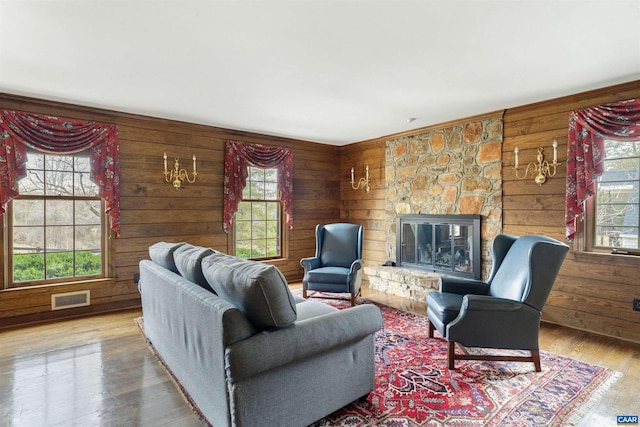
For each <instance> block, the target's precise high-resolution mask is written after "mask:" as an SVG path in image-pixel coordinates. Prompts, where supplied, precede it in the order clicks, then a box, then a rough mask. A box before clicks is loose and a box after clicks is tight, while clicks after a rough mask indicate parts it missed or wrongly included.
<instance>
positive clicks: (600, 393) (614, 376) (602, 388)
mask: <svg viewBox="0 0 640 427" xmlns="http://www.w3.org/2000/svg"><path fill="white" fill-rule="evenodd" d="M604 372H605V373H611V376H610V377H609V378H608V379H607V380H606V381H605V382H604V383H602V384H600V385H599V386H598V388H597V389H596V390H594V391H593V394H592V395H591V396H590V397H589V400H588V401H587V402H585V403H584V404H583V405H582V406H580V407H579V408H577V409H576V410H575V412H574V413H573V414H572V415H571V417H569V419H568V420H567V424H566V425H567V426H575V425H577V424H578V423H579V422H580V421H582V420H583V418H584V417H586V416H587V415H588V414H589V411H591V409H593V407H594V406H595V404H596V403H598V402H599V401H600V399H602V398H603V397H604V395H605V394H606V393H607V391H609V389H610V388H611V387H612V386H613V385H614V384H615V383H616V381H618V380H619V379H620V378H621V377H622V372H618V371H612V372H609V371H604Z"/></svg>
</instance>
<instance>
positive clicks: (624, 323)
mask: <svg viewBox="0 0 640 427" xmlns="http://www.w3.org/2000/svg"><path fill="white" fill-rule="evenodd" d="M638 96H640V81H636V82H630V83H627V84H623V85H618V86H614V87H610V88H604V89H601V90H597V91H591V92H586V93H582V94H576V95H572V96H568V97H563V98H558V99H554V100H549V101H544V102H539V103H536V104H531V105H527V106H522V107H517V108H512V109H508V110H507V111H506V112H505V115H504V144H503V162H504V163H503V179H504V182H503V231H504V232H505V233H510V234H515V235H523V234H532V233H542V234H546V235H549V236H551V237H554V238H556V239H558V240H561V241H565V225H564V207H565V202H564V197H565V180H566V151H567V133H568V119H569V115H570V113H571V111H573V110H575V109H578V108H584V107H587V106H591V105H597V104H601V103H605V102H614V101H620V100H624V99H630V98H635V97H638ZM554 138H555V139H557V141H558V144H559V146H558V161H560V162H562V163H563V164H562V165H561V167H560V168H559V169H558V172H557V175H556V176H555V177H553V178H549V179H548V180H547V182H546V183H545V184H543V185H542V186H541V187H539V186H537V185H536V184H535V183H533V180H532V179H530V178H527V179H526V180H517V179H516V178H515V176H514V175H513V174H514V172H513V169H512V167H513V164H514V155H513V149H514V148H515V146H518V147H519V148H520V156H519V157H520V164H521V165H523V164H524V165H526V163H528V162H530V161H533V160H534V159H535V152H536V149H537V147H538V146H543V147H544V149H545V158H546V159H549V158H551V156H552V149H551V142H552V141H553V139H554ZM570 246H572V245H570ZM627 258H628V257H627ZM639 268H640V259H637V258H633V259H625V260H623V259H622V258H621V257H620V256H614V255H606V254H602V255H590V254H585V255H583V254H580V253H576V252H574V251H573V249H572V250H571V251H570V253H569V255H568V256H567V258H566V260H565V262H564V264H563V267H562V269H561V271H560V275H559V276H558V279H557V280H556V285H555V286H554V289H553V290H552V292H551V295H550V297H549V300H548V302H547V305H546V306H545V309H544V313H543V319H544V320H545V321H548V322H552V323H558V324H562V325H565V326H570V327H574V328H578V329H584V330H589V331H592V332H597V333H601V334H605V335H610V336H613V337H617V338H623V339H627V340H632V341H640V313H639V312H634V311H633V310H632V300H633V298H634V297H635V298H637V297H638V296H639V295H640V284H639V283H637V279H636V280H634V277H637V272H638V269H639Z"/></svg>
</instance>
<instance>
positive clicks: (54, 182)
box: [45, 171, 73, 196]
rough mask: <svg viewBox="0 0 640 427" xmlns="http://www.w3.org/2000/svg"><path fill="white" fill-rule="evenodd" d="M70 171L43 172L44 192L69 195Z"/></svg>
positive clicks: (70, 187) (71, 182)
mask: <svg viewBox="0 0 640 427" xmlns="http://www.w3.org/2000/svg"><path fill="white" fill-rule="evenodd" d="M72 188H73V173H72V172H56V171H54V172H45V194H47V195H49V196H71V195H72Z"/></svg>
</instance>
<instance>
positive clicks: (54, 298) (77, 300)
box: [51, 291, 91, 310]
mask: <svg viewBox="0 0 640 427" xmlns="http://www.w3.org/2000/svg"><path fill="white" fill-rule="evenodd" d="M90 297H91V291H78V292H65V293H63V294H53V295H51V310H62V309H64V308H73V307H82V306H85V305H90V304H91V303H90V302H89V300H90Z"/></svg>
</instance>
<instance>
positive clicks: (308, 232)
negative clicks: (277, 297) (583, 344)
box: [0, 81, 640, 342]
mask: <svg viewBox="0 0 640 427" xmlns="http://www.w3.org/2000/svg"><path fill="white" fill-rule="evenodd" d="M634 97H640V81H635V82H630V83H627V84H622V85H617V86H611V87H608V88H603V89H600V90H596V91H590V92H585V93H580V94H576V95H573V96H568V97H563V98H558V99H553V100H549V101H544V102H540V103H536V104H531V105H526V106H522V107H517V108H511V109H508V110H506V112H505V115H504V145H503V162H504V164H503V168H504V170H503V176H504V186H503V188H504V192H503V207H504V212H503V230H504V232H506V233H511V234H517V235H522V234H528V233H534V232H535V233H544V234H548V235H550V236H553V237H555V238H558V239H561V240H564V178H565V165H564V164H565V161H566V142H567V129H566V128H567V120H568V116H569V112H570V111H572V110H574V109H577V108H582V107H586V106H590V105H596V104H600V103H606V102H614V101H619V100H623V99H629V98H634ZM0 108H11V109H17V110H24V111H31V112H36V113H45V114H54V115H60V116H65V117H75V118H80V119H85V120H97V121H105V122H110V123H116V124H118V126H119V129H120V141H121V166H122V189H121V190H122V237H121V238H120V239H118V240H116V242H115V245H114V246H115V268H116V273H117V278H116V280H115V281H114V282H113V284H111V285H110V286H107V287H105V286H103V285H102V284H95V285H93V286H92V299H93V300H94V302H95V305H94V306H92V307H91V308H79V309H71V310H76V311H71V310H69V311H67V312H68V313H69V314H75V315H82V314H86V313H87V312H91V311H101V310H107V309H115V308H119V307H123V306H127V305H132V304H137V301H138V295H137V290H136V288H135V285H134V284H133V281H132V277H133V274H134V273H136V272H137V263H138V261H139V260H140V259H142V258H146V257H147V248H148V246H149V245H150V244H152V243H154V242H157V241H160V240H167V241H189V242H192V243H194V244H198V245H203V246H210V247H213V248H215V249H218V250H221V251H224V252H226V251H227V236H226V234H224V233H223V232H222V226H221V219H222V196H221V191H222V190H221V189H222V179H223V153H222V149H223V146H224V141H225V140H227V139H237V140H243V141H247V142H255V143H265V144H270V145H282V146H287V147H291V148H292V149H293V150H294V158H295V161H294V164H295V166H294V222H295V228H294V230H292V231H291V233H290V253H289V258H288V260H286V261H284V262H281V263H278V264H277V266H278V267H279V268H280V269H281V270H282V271H283V273H284V274H285V276H286V277H287V279H288V280H290V281H293V280H300V278H301V277H302V270H301V269H300V267H299V259H300V258H302V257H304V256H309V255H311V254H313V251H314V247H315V240H314V235H313V229H314V227H315V225H316V224H317V223H329V222H335V221H345V222H353V223H357V224H362V225H364V226H365V230H366V231H365V243H364V245H365V248H364V261H365V264H366V265H377V264H381V263H383V262H385V261H386V260H387V258H388V254H387V253H386V250H385V238H386V230H385V219H384V218H385V192H386V183H385V142H386V140H387V139H389V138H396V137H398V136H400V135H406V134H409V133H411V132H404V133H402V134H396V135H390V136H385V137H380V138H376V139H373V140H369V141H363V142H359V143H354V144H350V145H347V146H344V147H332V146H326V145H322V144H314V143H310V142H305V141H297V140H291V139H286V138H276V137H270V136H264V135H258V134H252V133H247V132H240V131H233V130H226V129H219V128H214V127H207V126H200V125H193V124H186V123H180V122H173V121H168V120H161V119H153V118H146V117H140V116H134V115H127V114H122V113H117V112H109V111H104V110H96V109H92V108H86V107H81V106H73V105H66V104H60V103H53V102H47V101H41V100H34V99H26V98H20V97H15V96H11V95H2V94H0ZM459 121H460V122H462V121H468V119H461V120H459ZM459 121H456V122H459ZM448 125H450V123H447V124H443V125H439V127H444V126H448ZM421 131H423V129H417V130H415V131H412V132H415V133H419V132H421ZM554 138H556V139H557V140H558V143H559V148H558V154H559V161H561V162H562V163H563V167H561V168H560V169H559V170H558V175H557V176H556V177H554V178H551V179H550V180H549V181H548V182H547V183H545V184H544V185H543V186H542V187H538V186H537V185H535V184H534V183H533V180H529V179H528V180H516V179H515V178H514V177H513V171H512V170H511V168H512V167H513V161H514V158H513V148H514V147H515V146H516V145H517V146H518V147H519V148H520V149H521V152H520V153H521V154H520V156H521V157H520V159H521V162H523V163H524V162H525V161H526V162H528V161H531V160H532V158H533V157H534V156H535V150H536V149H537V147H538V146H544V147H545V149H546V151H547V152H549V151H550V150H551V142H552V141H553V139H554ZM164 151H166V152H167V154H168V156H169V157H171V156H179V157H181V158H186V159H188V158H190V156H191V155H192V154H196V156H197V157H198V159H199V160H198V162H199V171H200V173H201V175H200V180H199V181H198V182H197V183H196V184H192V185H190V186H189V187H188V188H185V189H184V190H183V191H180V192H178V193H176V192H174V190H173V189H172V188H171V187H170V186H169V185H168V184H166V183H164V182H162V176H161V174H160V168H161V160H162V159H161V156H162V153H163V152H164ZM336 164H339V165H340V166H339V170H338V173H337V174H336ZM366 165H369V170H370V177H371V191H370V192H369V193H366V192H364V191H363V190H352V189H351V184H350V170H351V167H354V168H355V170H356V179H358V178H359V177H361V176H362V174H363V172H364V167H365V166H366ZM639 271H640V259H637V258H634V257H626V256H611V255H601V254H586V253H579V252H576V251H573V250H572V251H571V252H570V253H569V255H568V257H567V260H566V262H565V264H564V266H563V268H562V270H561V272H560V276H559V278H558V281H557V283H556V286H555V289H554V291H553V292H552V294H551V296H550V298H549V301H548V303H547V306H546V307H545V312H544V316H543V317H544V320H546V321H548V322H553V323H558V324H562V325H566V326H570V327H574V328H578V329H585V330H589V331H593V332H597V333H601V334H604V335H609V336H613V337H618V338H622V339H626V340H631V341H636V342H640V312H635V311H632V309H631V307H632V300H633V298H640V283H638V281H637V276H638V272H639ZM70 290H76V288H75V287H74V286H70V287H69V286H66V287H64V288H62V287H61V288H59V289H58V290H57V292H62V291H65V292H66V291H70ZM50 293H51V291H50V289H48V288H38V289H27V290H10V291H1V292H0V326H3V325H8V324H13V323H16V322H30V321H38V320H43V319H46V318H49V317H50V316H51V312H49V304H50V299H49V298H50Z"/></svg>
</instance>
